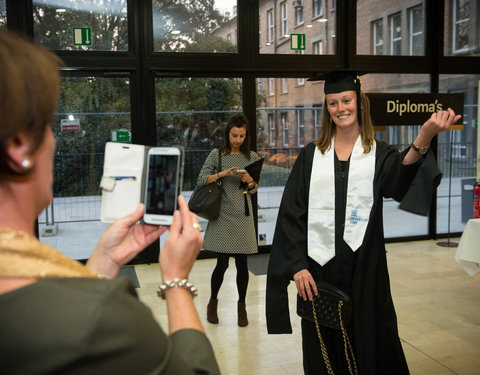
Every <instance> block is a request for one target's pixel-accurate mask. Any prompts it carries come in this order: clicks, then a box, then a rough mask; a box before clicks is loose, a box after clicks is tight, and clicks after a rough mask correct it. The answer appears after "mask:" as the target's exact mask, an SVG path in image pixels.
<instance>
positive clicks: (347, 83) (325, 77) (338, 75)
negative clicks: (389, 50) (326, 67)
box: [308, 69, 369, 124]
mask: <svg viewBox="0 0 480 375" xmlns="http://www.w3.org/2000/svg"><path fill="white" fill-rule="evenodd" d="M367 73H369V71H366V70H356V69H339V70H333V71H331V72H328V73H322V74H319V75H316V76H315V77H312V78H309V79H308V81H325V85H324V87H323V91H324V92H325V95H327V94H338V93H340V92H343V91H355V92H356V93H357V106H358V122H359V124H361V123H362V111H361V103H360V76H361V75H363V74H367Z"/></svg>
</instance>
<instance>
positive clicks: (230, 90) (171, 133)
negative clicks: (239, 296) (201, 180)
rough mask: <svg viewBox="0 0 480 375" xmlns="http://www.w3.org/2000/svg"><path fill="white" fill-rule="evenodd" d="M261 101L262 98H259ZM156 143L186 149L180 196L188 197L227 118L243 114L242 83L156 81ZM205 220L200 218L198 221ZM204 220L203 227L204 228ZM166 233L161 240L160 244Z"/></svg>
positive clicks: (221, 141) (231, 80)
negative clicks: (179, 146)
mask: <svg viewBox="0 0 480 375" xmlns="http://www.w3.org/2000/svg"><path fill="white" fill-rule="evenodd" d="M258 98H259V100H261V98H262V96H261V95H259V96H258ZM155 101H156V134H157V139H156V144H157V145H159V146H160V145H166V146H168V145H182V146H183V147H184V150H185V163H184V175H183V188H182V190H183V195H184V196H185V199H187V201H188V199H189V198H190V195H191V193H192V192H193V190H194V189H195V187H196V185H197V178H198V174H199V173H200V169H201V168H202V166H203V163H204V162H205V159H206V158H207V156H208V154H209V153H210V151H212V149H214V148H218V147H220V146H222V145H223V144H224V134H225V126H226V124H227V121H228V119H229V118H230V117H231V116H232V115H233V114H235V113H238V112H241V111H242V81H241V80H240V79H237V78H229V79H226V78H157V79H156V80H155ZM202 220H204V219H201V218H200V221H202ZM206 224H207V223H206V221H205V222H204V223H202V228H206V227H207V225H206ZM165 238H166V234H165V235H163V236H162V237H161V242H162V241H163V240H164V239H165Z"/></svg>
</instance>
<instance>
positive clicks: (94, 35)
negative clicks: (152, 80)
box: [33, 0, 128, 51]
mask: <svg viewBox="0 0 480 375" xmlns="http://www.w3.org/2000/svg"><path fill="white" fill-rule="evenodd" d="M33 22H34V37H35V40H36V41H37V42H38V43H41V44H43V45H44V46H45V47H47V48H48V49H51V50H88V51H127V50H128V19H127V0H104V1H102V3H101V4H99V2H98V1H95V0H65V1H62V2H58V1H49V0H34V1H33Z"/></svg>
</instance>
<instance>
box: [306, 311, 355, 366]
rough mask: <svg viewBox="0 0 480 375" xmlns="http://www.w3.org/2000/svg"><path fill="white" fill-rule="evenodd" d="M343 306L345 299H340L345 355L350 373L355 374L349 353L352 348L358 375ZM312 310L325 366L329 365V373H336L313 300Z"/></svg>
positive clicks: (353, 358) (353, 360) (339, 313)
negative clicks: (344, 319) (344, 323)
mask: <svg viewBox="0 0 480 375" xmlns="http://www.w3.org/2000/svg"><path fill="white" fill-rule="evenodd" d="M342 306H343V301H338V315H339V316H340V328H341V329H342V336H343V344H344V348H345V357H346V358H347V362H348V370H349V372H350V374H351V375H353V372H352V364H351V362H350V356H349V355H348V353H349V351H348V349H350V353H351V355H352V362H353V366H354V369H355V375H358V369H357V362H356V361H355V356H354V355H353V349H352V345H351V344H350V340H349V339H348V334H347V330H346V329H345V326H344V325H343V318H342ZM312 310H313V318H314V320H315V327H316V328H317V335H318V339H319V340H320V347H321V349H322V356H323V360H324V362H325V366H326V367H327V372H328V374H329V375H334V373H333V369H332V365H331V364H330V359H329V358H328V353H327V348H326V346H325V343H324V342H323V339H322V334H321V333H320V325H319V324H318V320H317V312H316V311H315V304H314V303H313V301H312Z"/></svg>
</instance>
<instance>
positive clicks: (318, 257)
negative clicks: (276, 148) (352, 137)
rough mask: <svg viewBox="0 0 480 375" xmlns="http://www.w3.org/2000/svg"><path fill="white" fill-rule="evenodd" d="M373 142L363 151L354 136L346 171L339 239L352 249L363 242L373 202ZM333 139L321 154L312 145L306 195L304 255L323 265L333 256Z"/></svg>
mask: <svg viewBox="0 0 480 375" xmlns="http://www.w3.org/2000/svg"><path fill="white" fill-rule="evenodd" d="M376 146H377V145H376V142H373V146H372V149H371V150H370V152H369V153H367V154H365V153H363V146H362V140H361V137H360V136H358V138H357V141H356V142H355V146H354V147H353V151H352V155H351V156H350V167H349V171H348V186H347V207H346V214H345V231H344V234H343V239H344V240H345V242H346V243H347V244H348V245H349V246H350V248H351V249H352V250H353V251H356V250H357V249H358V248H359V247H360V246H361V245H362V242H363V237H364V236H365V231H366V230H367V226H368V219H369V216H370V211H371V210H372V206H373V177H374V175H375V151H376ZM334 153H335V141H334V140H332V143H331V145H330V148H329V149H328V150H327V151H326V152H325V154H322V153H321V152H320V150H319V149H318V147H315V153H314V156H313V164H312V174H311V177H310V192H309V199H308V233H307V240H308V241H307V242H308V256H309V257H310V258H312V259H313V260H315V261H316V262H317V263H319V264H320V265H322V266H323V265H325V264H326V263H327V262H328V261H329V260H330V259H332V258H333V257H334V256H335V165H334Z"/></svg>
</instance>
